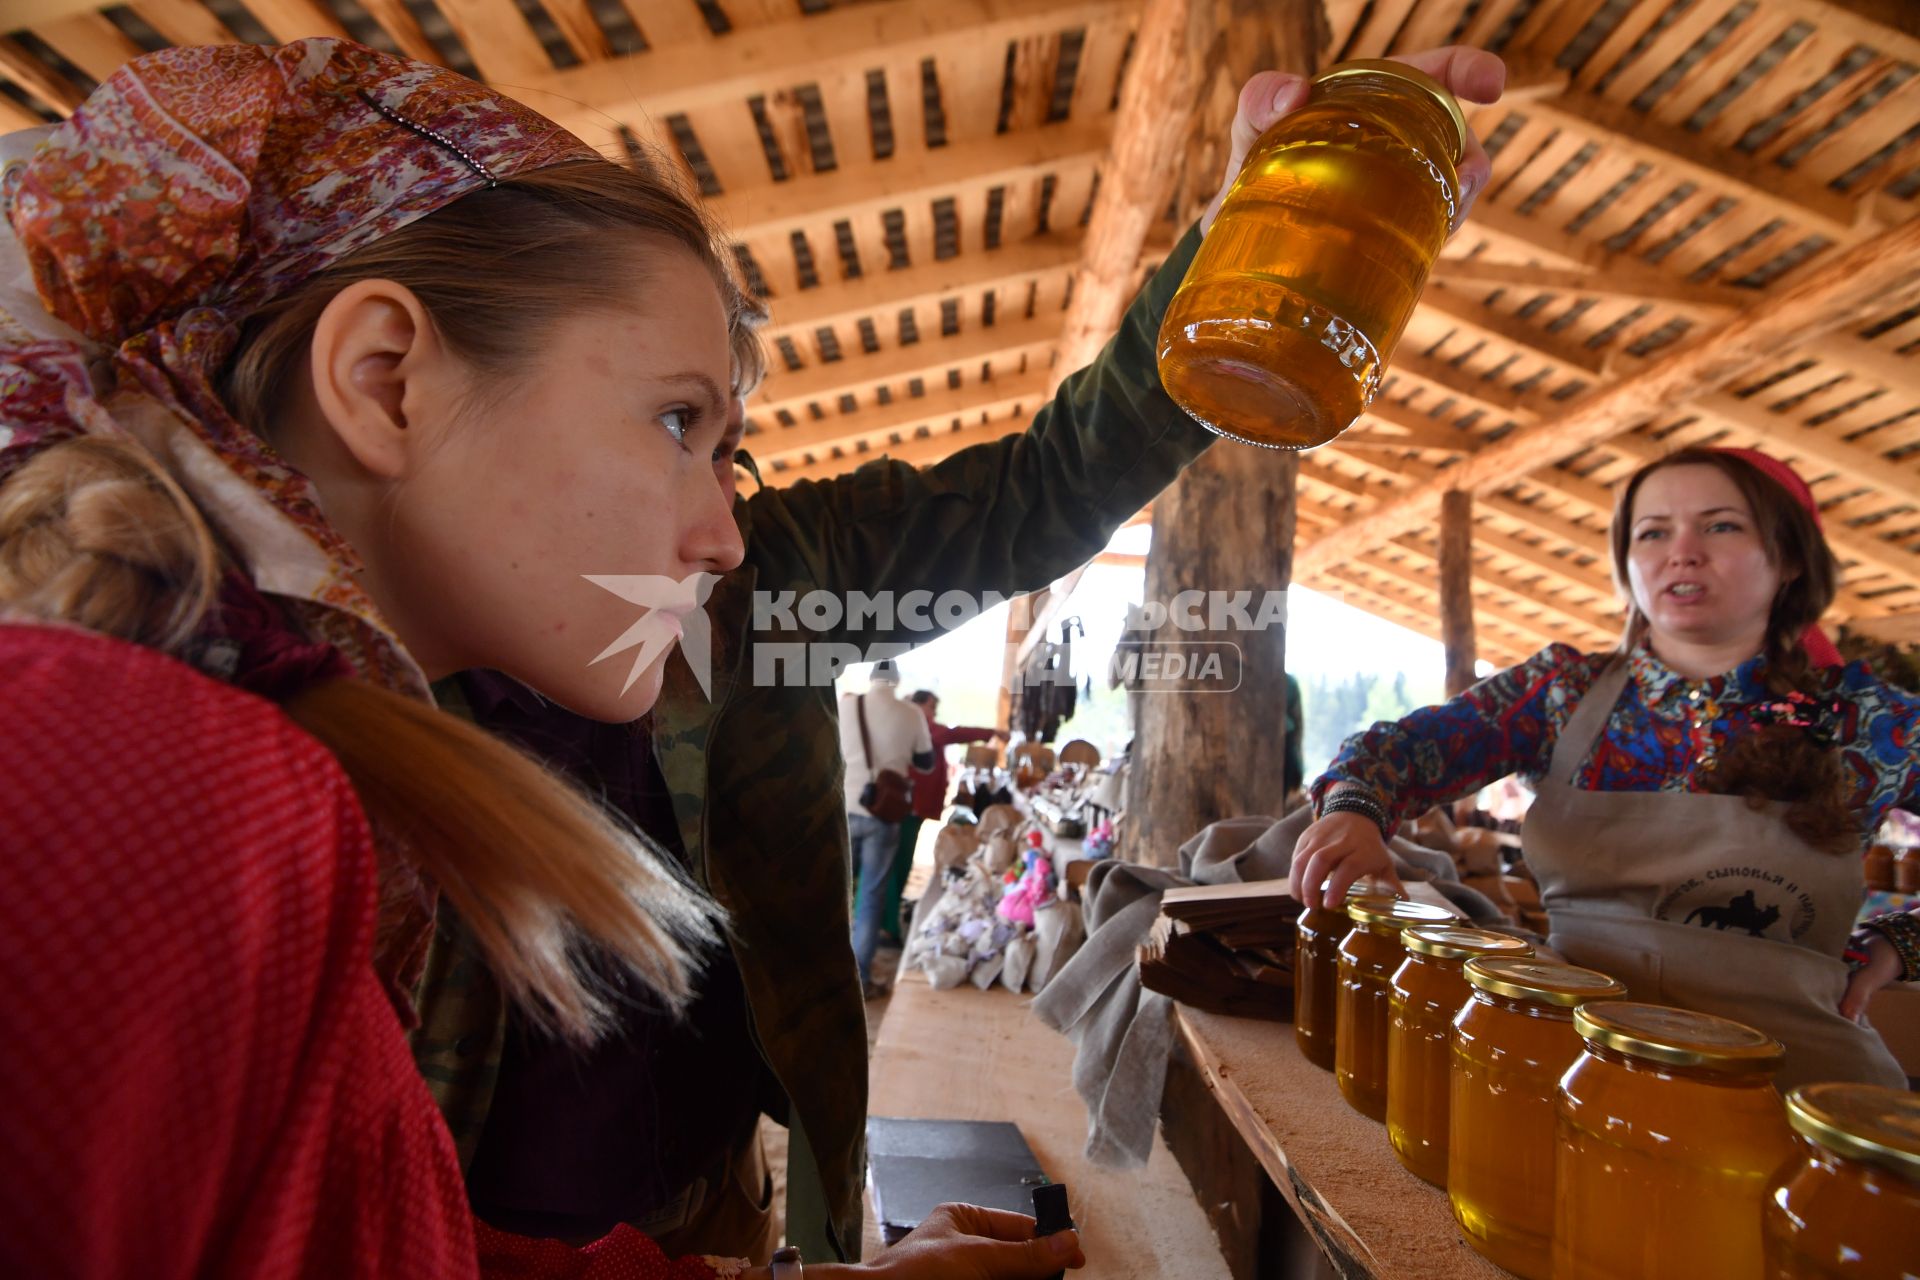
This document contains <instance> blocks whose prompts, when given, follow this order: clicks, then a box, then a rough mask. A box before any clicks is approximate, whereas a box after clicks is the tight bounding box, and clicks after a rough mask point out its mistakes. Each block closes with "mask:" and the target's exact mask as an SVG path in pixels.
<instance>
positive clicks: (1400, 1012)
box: [1387, 924, 1533, 1188]
mask: <svg viewBox="0 0 1920 1280" xmlns="http://www.w3.org/2000/svg"><path fill="white" fill-rule="evenodd" d="M1402 942H1403V943H1404V945H1405V946H1406V949H1407V958H1406V960H1405V961H1404V962H1402V964H1401V965H1400V967H1399V968H1398V969H1397V970H1395V971H1394V975H1393V985H1392V988H1391V994H1390V996H1389V998H1388V1001H1387V1007H1388V1011H1389V1012H1388V1018H1387V1141H1389V1142H1391V1143H1392V1144H1393V1153H1394V1154H1395V1155H1396V1156H1399V1157H1400V1163H1401V1164H1403V1165H1405V1166H1406V1167H1407V1169H1408V1171H1409V1172H1411V1173H1413V1174H1415V1175H1416V1176H1418V1177H1421V1178H1424V1179H1426V1180H1427V1181H1428V1182H1431V1183H1432V1184H1433V1185H1434V1186H1436V1187H1443V1188H1444V1187H1445V1186H1446V1185H1447V1097H1448V1092H1449V1090H1450V1089H1451V1087H1452V1072H1453V1019H1454V1017H1455V1015H1457V1014H1458V1013H1459V1012H1460V1008H1461V1006H1462V1005H1464V1004H1466V1002H1467V1001H1468V1000H1470V999H1472V997H1473V988H1471V987H1469V986H1468V985H1467V979H1466V975H1465V974H1463V973H1461V971H1460V970H1461V966H1463V965H1464V964H1465V963H1466V962H1467V961H1468V960H1471V959H1472V958H1473V957H1475V956H1501V955H1504V956H1515V957H1520V956H1530V955H1532V954H1533V948H1532V947H1531V946H1530V945H1528V944H1527V943H1526V942H1525V941H1523V940H1522V939H1519V938H1515V937H1512V936H1511V935H1509V934H1504V933H1494V932H1492V931H1491V930H1488V929H1469V928H1466V927H1464V926H1461V925H1445V924H1423V925H1416V926H1414V927H1413V928H1411V929H1408V930H1407V931H1406V933H1405V934H1404V935H1402Z"/></svg>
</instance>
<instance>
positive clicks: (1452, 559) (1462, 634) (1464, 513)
mask: <svg viewBox="0 0 1920 1280" xmlns="http://www.w3.org/2000/svg"><path fill="white" fill-rule="evenodd" d="M1440 636H1441V641H1442V643H1443V644H1445V645H1446V649H1447V696H1448V697H1449V698H1451V697H1454V696H1456V695H1458V694H1461V693H1465V692H1466V691H1467V690H1468V689H1469V688H1471V687H1472V685H1473V682H1474V663H1475V662H1476V661H1477V660H1478V658H1479V656H1480V654H1479V651H1478V649H1477V648H1476V646H1475V644H1474V638H1473V495H1472V494H1470V493H1466V492H1463V491H1462V490H1459V489H1452V490H1449V491H1448V492H1447V494H1446V495H1445V496H1444V497H1442V498H1441V499H1440Z"/></svg>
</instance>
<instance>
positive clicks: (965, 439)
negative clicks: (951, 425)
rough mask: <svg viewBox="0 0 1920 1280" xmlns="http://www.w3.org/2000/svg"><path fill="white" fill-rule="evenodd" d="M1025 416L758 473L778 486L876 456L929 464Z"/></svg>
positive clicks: (1000, 433) (1021, 426)
mask: <svg viewBox="0 0 1920 1280" xmlns="http://www.w3.org/2000/svg"><path fill="white" fill-rule="evenodd" d="M1028 416H1029V415H1027V414H1025V413H1009V414H1008V415H1007V416H1005V417H1000V418H994V419H990V420H988V421H987V422H984V423H981V424H979V425H976V426H969V427H962V428H961V429H960V430H958V431H936V432H934V433H933V434H931V435H928V436H924V437H920V438H918V439H913V440H905V441H902V442H901V443H899V444H889V445H883V446H881V447H879V448H875V449H868V450H866V451H865V452H853V451H849V452H847V453H845V454H842V455H841V456H840V457H838V458H821V459H819V460H817V461H814V462H811V463H808V464H806V465H804V466H798V467H788V468H787V469H786V470H784V471H763V472H762V473H761V474H762V475H763V476H764V477H765V478H766V480H767V483H768V484H769V485H771V486H773V487H775V488H782V487H785V486H786V485H790V484H796V483H798V482H800V481H802V480H828V479H831V478H833V477H834V476H840V475H845V474H847V473H848V472H850V471H853V470H856V469H858V468H860V467H863V466H865V465H866V464H867V463H869V462H872V461H874V460H876V459H878V458H892V459H893V460H894V461H895V462H904V463H907V464H908V465H910V466H916V467H929V466H933V465H935V464H936V463H938V462H941V461H942V460H944V459H946V458H949V457H952V456H953V455H954V454H956V453H958V452H960V450H962V449H965V448H968V447H969V446H971V445H976V444H986V443H988V442H989V441H993V440H999V439H1001V438H1003V437H1005V436H1011V435H1018V434H1019V433H1020V432H1022V431H1025V430H1026V429H1027V419H1028Z"/></svg>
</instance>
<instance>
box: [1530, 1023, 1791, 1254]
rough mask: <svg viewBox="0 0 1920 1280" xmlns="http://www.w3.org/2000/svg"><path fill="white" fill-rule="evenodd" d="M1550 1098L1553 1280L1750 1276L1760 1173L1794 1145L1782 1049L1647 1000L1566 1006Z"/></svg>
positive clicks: (1762, 1191)
mask: <svg viewBox="0 0 1920 1280" xmlns="http://www.w3.org/2000/svg"><path fill="white" fill-rule="evenodd" d="M1573 1028H1574V1030H1575V1031H1577V1032H1579V1033H1580V1038H1581V1039H1582V1040H1583V1041H1584V1042H1585V1049H1584V1051H1583V1052H1582V1053H1581V1055H1580V1057H1579V1058H1578V1060H1576V1061H1575V1062H1574V1064H1573V1066H1572V1067H1570V1068H1568V1070H1567V1073H1566V1074H1565V1075H1564V1076H1562V1077H1561V1078H1560V1093H1559V1097H1558V1099H1557V1102H1556V1107H1557V1118H1556V1124H1555V1130H1554V1135H1555V1152H1554V1171H1553V1173H1554V1182H1555V1186H1556V1188H1557V1192H1556V1197H1555V1210H1554V1220H1553V1277H1554V1280H1750V1277H1754V1276H1758V1275H1759V1274H1760V1210H1761V1206H1762V1204H1763V1203H1764V1202H1765V1200H1766V1190H1767V1183H1768V1182H1769V1181H1770V1180H1771V1179H1772V1177H1773V1174H1774V1171H1775V1170H1777V1169H1778V1168H1779V1167H1780V1166H1781V1164H1782V1163H1784V1162H1785V1161H1786V1160H1787V1158H1788V1157H1790V1156H1791V1155H1792V1154H1793V1134H1792V1132H1791V1131H1790V1130H1789V1129H1788V1128H1787V1115H1786V1110H1785V1108H1783V1107H1782V1106H1781V1104H1780V1094H1779V1093H1778V1092H1777V1091H1776V1090H1775V1089H1774V1087H1773V1074H1774V1072H1775V1071H1777V1070H1779V1068H1780V1062H1781V1059H1782V1058H1783V1057H1784V1056H1785V1054H1786V1047H1785V1046H1784V1045H1782V1044H1781V1043H1780V1042H1779V1041H1778V1040H1775V1039H1774V1038H1773V1037H1771V1036H1769V1035H1766V1034H1765V1033H1763V1032H1760V1031H1756V1030H1754V1029H1753V1028H1752V1027H1749V1026H1746V1025H1744V1024H1743V1023H1738V1022H1732V1021H1729V1020H1728V1019H1726V1018H1716V1017H1713V1016H1711V1015H1710V1014H1704V1013H1693V1012H1691V1011H1689V1010H1686V1009H1671V1008H1668V1007H1666V1006H1664V1005H1657V1004H1633V1003H1629V1002H1627V1001H1624V1000H1618V1001H1616V1000H1603V1001H1597V1002H1595V1003H1592V1004H1583V1005H1581V1006H1580V1007H1579V1008H1578V1009H1576V1010H1574V1014H1573Z"/></svg>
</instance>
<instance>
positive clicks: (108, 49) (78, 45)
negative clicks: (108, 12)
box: [33, 10, 146, 80]
mask: <svg viewBox="0 0 1920 1280" xmlns="http://www.w3.org/2000/svg"><path fill="white" fill-rule="evenodd" d="M33 34H35V35H36V36H39V37H40V38H41V39H42V40H45V41H46V42H47V43H48V44H50V45H52V46H53V48H54V50H55V51H56V52H57V53H59V55H60V56H61V57H63V58H65V59H66V60H67V61H68V62H71V63H72V64H73V65H74V66H76V67H78V68H80V69H81V70H82V71H84V72H86V73H87V74H88V75H90V76H92V77H93V78H94V79H95V80H105V79H106V78H107V77H108V76H110V75H112V74H113V73H114V72H116V71H118V70H119V69H120V68H121V67H123V66H125V65H126V64H127V63H128V62H131V61H132V60H133V59H135V58H137V57H139V56H140V55H141V54H143V53H145V52H146V50H144V49H142V48H141V47H140V46H139V45H137V44H135V43H134V42H133V41H132V40H130V39H128V38H127V34H126V32H124V31H122V30H120V28H118V27H116V26H114V25H113V24H112V23H111V22H109V21H107V19H106V16H105V15H104V14H100V13H95V12H92V11H91V10H89V11H88V12H86V13H80V14H75V15H73V16H72V17H68V18H56V19H54V20H53V21H50V22H45V23H42V24H40V25H39V26H36V27H35V28H34V29H33Z"/></svg>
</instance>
